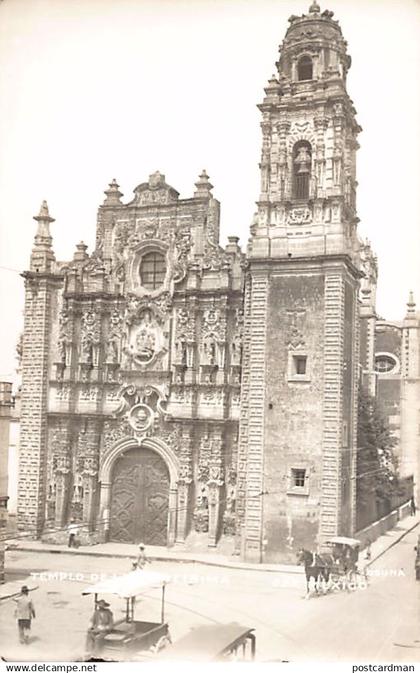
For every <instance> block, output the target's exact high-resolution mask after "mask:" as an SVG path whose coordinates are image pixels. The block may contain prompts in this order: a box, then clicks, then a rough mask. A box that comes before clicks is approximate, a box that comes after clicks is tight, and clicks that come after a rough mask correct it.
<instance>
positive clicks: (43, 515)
mask: <svg viewBox="0 0 420 673" xmlns="http://www.w3.org/2000/svg"><path fill="white" fill-rule="evenodd" d="M289 22H290V26H289V28H288V30H287V33H286V36H285V39H284V42H283V44H282V46H281V49H280V59H279V61H278V63H277V64H276V65H277V72H276V75H275V76H273V77H272V78H271V79H270V81H269V82H268V85H267V87H266V89H265V97H264V100H263V102H262V103H261V104H260V106H259V108H260V110H261V115H262V121H261V128H262V152H261V164H260V167H261V188H260V196H259V200H258V211H257V213H256V214H255V216H254V220H253V223H252V226H251V234H250V239H249V243H248V248H247V250H246V252H242V251H241V249H240V248H239V246H238V240H239V239H238V238H236V237H233V236H232V237H230V238H229V241H228V244H227V245H226V247H224V248H223V247H221V245H220V243H219V212H220V207H219V203H218V201H217V200H216V198H215V197H214V196H213V194H212V189H213V187H212V185H211V184H210V181H209V178H208V176H207V174H206V172H205V171H203V172H202V174H201V175H200V176H199V178H198V180H197V182H196V183H195V191H194V192H193V195H192V197H190V198H180V195H179V194H178V192H177V191H176V190H175V189H174V188H173V187H171V186H170V185H168V184H167V183H166V180H165V177H164V175H162V174H160V173H154V174H153V175H151V176H150V178H149V180H148V181H147V182H144V183H141V184H140V185H139V186H138V187H136V188H135V189H134V198H133V199H132V200H131V201H129V202H128V203H124V202H123V201H122V196H123V195H122V194H121V192H120V191H119V186H118V184H117V183H116V181H115V180H114V181H112V182H111V184H110V185H109V188H108V189H107V190H106V192H105V200H104V202H103V204H102V205H101V206H100V207H99V211H98V219H97V229H96V247H95V250H94V252H93V253H92V254H91V255H88V253H87V249H86V246H85V245H84V244H83V243H80V244H78V245H77V246H76V251H75V252H74V255H73V258H72V259H71V260H70V261H65V262H60V261H57V260H56V259H55V255H54V252H53V247H52V238H51V232H50V227H51V224H52V222H53V221H54V220H53V218H52V217H51V216H50V214H49V212H48V207H47V204H46V203H45V202H44V203H43V205H42V207H41V211H40V213H39V215H37V216H36V217H35V220H36V221H37V225H38V230H37V233H36V236H35V241H34V247H33V251H32V255H31V260H30V268H29V270H28V271H26V272H25V273H24V274H23V275H24V278H25V326H24V336H23V354H22V397H21V444H20V473H19V502H18V520H19V527H20V529H21V530H25V531H29V532H32V533H33V534H34V535H36V536H38V537H44V538H47V539H49V540H56V541H63V535H64V533H63V531H64V530H65V527H66V525H67V524H68V522H69V521H70V520H75V521H76V522H78V523H79V524H80V526H81V530H82V531H83V532H82V533H81V535H82V537H83V536H84V538H85V540H86V541H87V540H90V541H92V542H95V541H102V542H104V541H108V540H109V541H118V542H127V543H134V542H139V541H142V542H144V543H145V544H147V545H174V544H178V545H184V546H185V547H186V548H190V549H201V550H202V549H204V548H208V547H210V548H217V549H218V550H221V551H223V552H224V553H226V552H231V553H237V554H238V555H240V556H241V557H242V558H243V559H244V560H249V561H255V562H260V561H263V560H264V561H270V560H284V561H294V559H295V555H296V551H297V549H298V548H300V547H301V546H302V545H304V546H307V547H312V548H313V547H314V546H316V545H318V546H322V544H323V542H325V540H326V539H328V538H329V537H331V536H333V535H338V534H343V535H345V534H352V533H353V532H354V528H355V498H356V493H355V470H356V462H355V461H356V414H357V390H358V385H359V379H360V369H361V362H362V360H363V363H362V368H363V369H364V370H365V371H366V372H368V377H369V376H370V377H371V379H372V380H373V378H372V377H373V372H374V365H373V363H374V346H373V345H372V344H373V342H372V339H373V338H374V334H373V333H374V330H375V324H376V323H374V322H372V321H373V318H372V315H373V314H374V299H372V287H373V286H374V280H375V260H374V257H373V254H372V253H371V251H370V248H369V246H366V245H365V244H362V243H361V242H360V240H359V238H358V235H357V222H358V219H357V214H356V187H357V182H356V173H355V171H356V151H357V148H358V144H357V135H358V133H359V131H360V130H361V129H360V127H359V126H358V124H357V121H356V117H355V110H354V107H353V104H352V101H351V100H350V98H349V95H348V93H347V89H346V76H347V72H348V69H349V68H350V64H351V61H350V57H349V56H348V54H347V52H346V42H345V41H344V38H343V36H342V33H341V29H340V26H339V24H338V22H337V21H336V20H335V19H334V18H333V14H332V12H329V11H324V12H322V13H321V10H320V8H319V6H318V5H317V3H316V2H314V3H313V4H312V5H311V7H310V9H309V12H308V14H305V15H302V16H301V17H297V16H292V17H290V19H289ZM361 279H363V282H362V288H363V283H364V290H365V292H364V294H363V293H362V294H360V293H359V290H360V284H361ZM372 330H373V331H372ZM369 335H370V337H369ZM361 336H362V344H361V341H360V337H361ZM369 339H371V340H370V341H369ZM360 345H362V355H361V353H360ZM363 358H364V359H363Z"/></svg>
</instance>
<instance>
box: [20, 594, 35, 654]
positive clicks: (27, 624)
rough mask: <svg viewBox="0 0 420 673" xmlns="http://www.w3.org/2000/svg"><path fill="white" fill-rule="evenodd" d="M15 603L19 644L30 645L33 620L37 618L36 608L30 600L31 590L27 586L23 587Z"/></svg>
mask: <svg viewBox="0 0 420 673" xmlns="http://www.w3.org/2000/svg"><path fill="white" fill-rule="evenodd" d="M15 601H16V609H15V616H16V619H17V623H18V631H19V642H20V643H22V644H24V645H28V643H29V631H30V630H31V619H32V618H35V608H34V604H33V603H32V600H31V599H30V598H29V589H28V587H27V586H23V587H22V589H21V590H20V596H19V598H15Z"/></svg>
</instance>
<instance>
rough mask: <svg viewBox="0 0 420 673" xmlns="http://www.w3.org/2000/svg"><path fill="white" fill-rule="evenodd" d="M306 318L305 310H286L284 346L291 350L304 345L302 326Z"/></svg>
mask: <svg viewBox="0 0 420 673" xmlns="http://www.w3.org/2000/svg"><path fill="white" fill-rule="evenodd" d="M305 316H306V309H305V308H303V307H301V308H291V309H287V310H286V319H287V327H286V344H287V345H288V346H291V347H292V348H298V347H299V346H304V345H305V337H304V333H303V326H304V321H305Z"/></svg>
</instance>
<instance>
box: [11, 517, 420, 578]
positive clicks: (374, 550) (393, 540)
mask: <svg viewBox="0 0 420 673" xmlns="http://www.w3.org/2000/svg"><path fill="white" fill-rule="evenodd" d="M419 524H420V514H417V515H416V516H414V517H413V516H408V517H406V518H405V519H401V520H400V521H399V522H398V525H397V526H396V527H395V528H393V529H392V530H389V531H388V532H387V533H385V534H384V535H382V536H381V537H379V538H378V539H377V540H375V542H372V544H371V558H370V560H366V559H365V552H364V551H362V552H361V554H360V559H359V567H360V568H361V569H363V568H367V567H368V566H369V565H370V564H371V563H373V562H374V561H376V559H378V558H379V557H380V556H382V554H384V553H385V552H386V551H387V550H388V549H389V548H390V547H393V546H394V545H395V544H397V543H398V542H399V541H400V540H401V539H402V538H403V537H405V535H407V534H408V533H409V532H410V531H411V530H413V529H414V528H415V527H416V526H418V525H419ZM9 549H10V551H13V552H37V553H47V554H73V555H77V556H97V557H111V558H115V557H120V558H128V559H130V558H132V559H135V558H136V556H137V546H136V545H129V544H120V543H118V542H108V543H106V544H97V545H94V546H92V547H79V548H78V549H73V548H68V547H65V546H64V545H52V544H44V543H42V542H39V541H37V540H25V541H19V542H18V546H16V547H15V546H14V544H13V542H11V544H10V547H9ZM147 555H148V557H149V558H150V560H152V561H165V562H168V561H172V562H176V563H198V564H203V565H209V566H217V567H221V568H238V569H241V570H256V571H264V572H276V573H279V572H280V573H291V574H302V573H303V567H302V566H297V565H282V564H279V563H259V564H255V563H242V562H241V561H240V560H239V558H237V557H234V556H223V555H221V554H214V553H202V554H200V553H194V552H186V551H184V550H182V548H180V547H171V548H170V549H168V548H167V547H152V546H148V547H147Z"/></svg>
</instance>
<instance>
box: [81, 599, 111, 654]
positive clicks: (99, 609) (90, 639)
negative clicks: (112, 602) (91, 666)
mask: <svg viewBox="0 0 420 673" xmlns="http://www.w3.org/2000/svg"><path fill="white" fill-rule="evenodd" d="M113 628H114V615H113V614H112V611H111V610H110V609H109V603H107V602H106V601H104V600H100V601H98V602H97V603H96V605H95V612H94V613H93V616H92V619H91V621H90V628H89V630H88V632H87V639H86V649H87V651H88V653H92V652H94V650H95V641H96V637H97V636H99V635H101V634H102V635H104V634H106V633H110V631H112V629H113Z"/></svg>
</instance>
